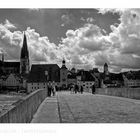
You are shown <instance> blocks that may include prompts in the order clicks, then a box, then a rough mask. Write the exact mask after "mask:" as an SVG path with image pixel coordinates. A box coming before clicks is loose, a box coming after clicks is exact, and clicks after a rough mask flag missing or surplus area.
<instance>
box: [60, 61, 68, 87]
mask: <svg viewBox="0 0 140 140" xmlns="http://www.w3.org/2000/svg"><path fill="white" fill-rule="evenodd" d="M67 73H68V69H67V68H66V65H65V60H64V59H63V61H62V67H61V69H60V84H61V86H62V87H63V88H66V87H67Z"/></svg>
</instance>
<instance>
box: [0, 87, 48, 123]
mask: <svg viewBox="0 0 140 140" xmlns="http://www.w3.org/2000/svg"><path fill="white" fill-rule="evenodd" d="M46 97H47V91H46V90H43V89H39V90H36V91H34V92H32V93H31V94H29V95H27V96H26V97H25V98H24V99H23V100H21V101H20V102H18V103H17V104H16V105H15V106H12V107H11V108H10V109H9V110H7V111H6V112H4V113H3V114H1V115H0V123H29V122H30V121H31V120H32V118H33V115H34V114H35V112H36V111H37V109H38V107H39V105H40V104H41V103H42V102H43V100H44V99H45V98H46Z"/></svg>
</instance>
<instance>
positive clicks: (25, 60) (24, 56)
mask: <svg viewBox="0 0 140 140" xmlns="http://www.w3.org/2000/svg"><path fill="white" fill-rule="evenodd" d="M29 65H30V64H29V52H28V46H27V38H26V34H25V32H24V33H23V46H22V48H21V56H20V73H21V74H22V75H26V74H28V73H29V69H30V66H29Z"/></svg>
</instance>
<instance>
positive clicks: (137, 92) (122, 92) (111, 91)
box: [96, 88, 140, 99]
mask: <svg viewBox="0 0 140 140" xmlns="http://www.w3.org/2000/svg"><path fill="white" fill-rule="evenodd" d="M96 93H97V94H103V95H111V96H119V97H126V98H132V99H140V88H97V89H96Z"/></svg>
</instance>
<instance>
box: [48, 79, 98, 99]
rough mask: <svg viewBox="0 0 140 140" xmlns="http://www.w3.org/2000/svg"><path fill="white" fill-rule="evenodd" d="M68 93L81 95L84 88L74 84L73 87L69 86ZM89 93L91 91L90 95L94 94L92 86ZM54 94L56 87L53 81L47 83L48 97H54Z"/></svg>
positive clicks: (93, 86)
mask: <svg viewBox="0 0 140 140" xmlns="http://www.w3.org/2000/svg"><path fill="white" fill-rule="evenodd" d="M69 89H70V91H71V93H75V94H76V93H81V94H83V91H84V88H83V86H82V85H77V84H75V85H71V86H70V88H69ZM91 91H92V94H95V91H96V90H95V85H94V84H93V85H92V86H91ZM55 94H56V85H55V82H54V81H53V82H50V81H49V82H48V96H49V97H51V96H55Z"/></svg>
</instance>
